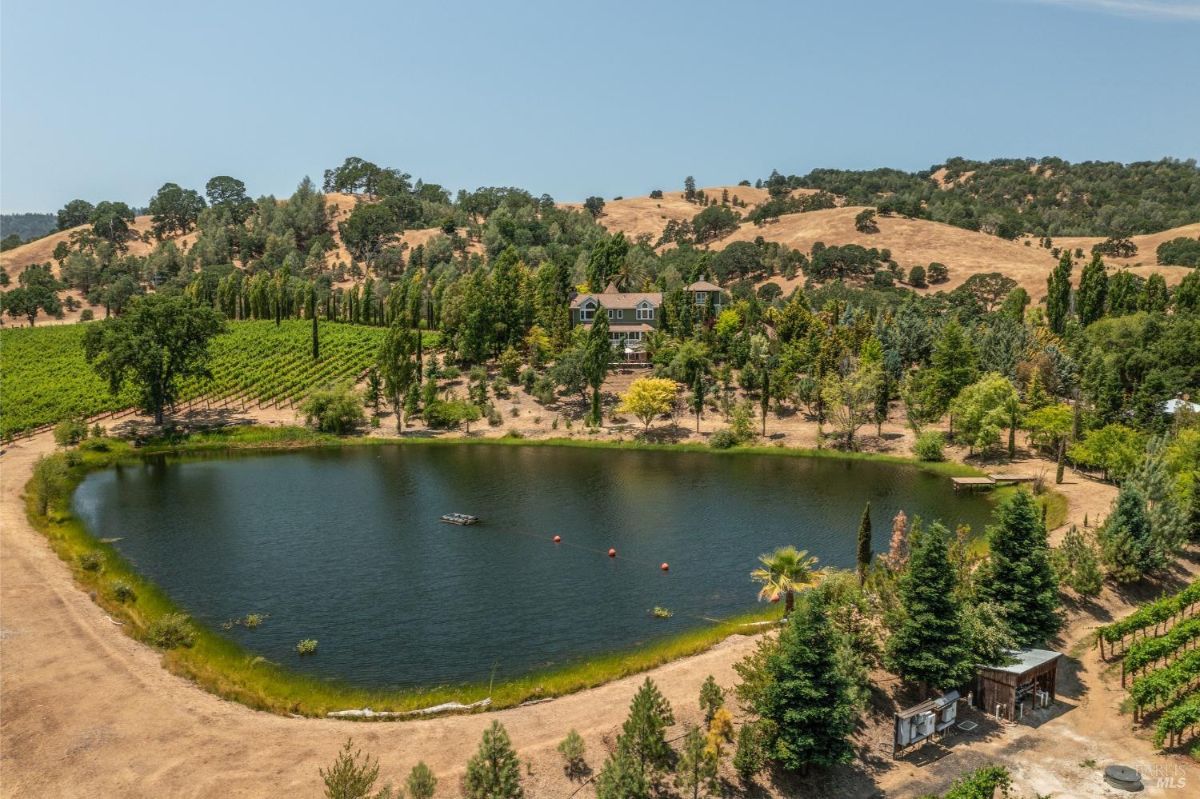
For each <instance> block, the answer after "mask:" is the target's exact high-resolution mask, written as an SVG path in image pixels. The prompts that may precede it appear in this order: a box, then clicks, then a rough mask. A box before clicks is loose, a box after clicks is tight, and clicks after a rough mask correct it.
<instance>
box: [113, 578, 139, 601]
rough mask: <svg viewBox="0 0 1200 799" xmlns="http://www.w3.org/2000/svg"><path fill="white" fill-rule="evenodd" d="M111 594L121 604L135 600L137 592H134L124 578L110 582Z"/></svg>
mask: <svg viewBox="0 0 1200 799" xmlns="http://www.w3.org/2000/svg"><path fill="white" fill-rule="evenodd" d="M112 595H113V598H114V599H116V600H117V601H118V602H120V603H121V604H125V603H126V602H137V593H135V592H134V590H133V586H131V585H130V584H129V583H127V582H125V581H124V580H114V581H113V584H112Z"/></svg>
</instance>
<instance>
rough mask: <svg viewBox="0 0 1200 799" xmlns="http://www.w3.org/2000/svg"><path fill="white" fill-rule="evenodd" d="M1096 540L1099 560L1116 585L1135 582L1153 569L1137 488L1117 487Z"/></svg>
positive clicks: (1146, 521) (1143, 507) (1147, 525)
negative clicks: (1098, 547)
mask: <svg viewBox="0 0 1200 799" xmlns="http://www.w3.org/2000/svg"><path fill="white" fill-rule="evenodd" d="M1098 537H1099V539H1100V557H1101V560H1102V561H1103V563H1104V566H1105V567H1106V568H1107V569H1108V573H1109V574H1110V575H1111V576H1112V578H1113V579H1114V580H1116V581H1117V582H1119V583H1132V582H1136V581H1138V580H1140V579H1142V578H1143V577H1144V576H1146V573H1147V572H1148V571H1150V570H1151V569H1152V568H1153V565H1154V549H1153V546H1152V542H1151V539H1150V520H1149V519H1147V518H1146V500H1145V499H1144V498H1143V497H1142V492H1141V491H1139V490H1138V489H1137V486H1133V485H1130V484H1128V483H1126V484H1125V485H1124V486H1122V487H1121V492H1120V493H1119V494H1117V501H1116V504H1115V506H1114V507H1113V512H1112V513H1110V514H1109V516H1108V518H1107V519H1105V520H1104V524H1102V525H1100V530H1099V533H1098Z"/></svg>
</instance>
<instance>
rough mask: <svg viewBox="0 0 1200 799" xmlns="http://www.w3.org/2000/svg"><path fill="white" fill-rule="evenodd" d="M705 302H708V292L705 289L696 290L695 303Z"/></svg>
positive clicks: (701, 303)
mask: <svg viewBox="0 0 1200 799" xmlns="http://www.w3.org/2000/svg"><path fill="white" fill-rule="evenodd" d="M706 302H708V292H707V291H697V292H696V304H697V305H703V304H704V303H706Z"/></svg>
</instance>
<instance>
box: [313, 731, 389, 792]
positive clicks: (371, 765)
mask: <svg viewBox="0 0 1200 799" xmlns="http://www.w3.org/2000/svg"><path fill="white" fill-rule="evenodd" d="M319 772H320V774H321V780H322V781H323V782H324V783H325V797H326V799H388V797H390V796H391V795H392V793H391V791H390V790H389V789H387V788H384V789H383V790H381V791H379V792H377V793H372V790H373V789H374V787H375V782H376V781H377V780H378V779H379V763H378V762H376V760H375V759H374V758H373V757H371V756H370V755H369V754H368V755H367V756H366V757H363V754H362V751H361V750H358V749H355V748H354V743H353V741H351V740H350V739H346V744H345V746H343V747H342V751H341V752H339V753H338V756H337V759H336V760H335V761H333V765H332V766H330V767H329V769H328V770H326V769H319Z"/></svg>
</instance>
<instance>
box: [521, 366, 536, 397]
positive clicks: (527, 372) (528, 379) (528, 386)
mask: <svg viewBox="0 0 1200 799" xmlns="http://www.w3.org/2000/svg"><path fill="white" fill-rule="evenodd" d="M537 379H538V375H537V372H535V371H534V370H533V369H530V368H529V367H525V368H524V369H522V370H521V376H520V378H519V380H520V383H521V387H522V388H524V389H525V391H526V392H532V391H533V385H534V383H535V382H536V381H537Z"/></svg>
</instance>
